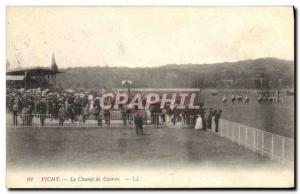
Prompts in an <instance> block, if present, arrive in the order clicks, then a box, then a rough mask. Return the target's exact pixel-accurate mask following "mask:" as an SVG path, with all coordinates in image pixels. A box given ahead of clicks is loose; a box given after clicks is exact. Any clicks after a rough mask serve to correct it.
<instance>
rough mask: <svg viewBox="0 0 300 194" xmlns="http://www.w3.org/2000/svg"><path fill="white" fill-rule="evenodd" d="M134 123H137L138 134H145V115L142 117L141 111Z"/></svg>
mask: <svg viewBox="0 0 300 194" xmlns="http://www.w3.org/2000/svg"><path fill="white" fill-rule="evenodd" d="M134 124H135V129H136V134H137V135H140V134H141V135H144V132H143V117H142V115H141V112H140V111H138V112H137V114H136V115H135V118H134Z"/></svg>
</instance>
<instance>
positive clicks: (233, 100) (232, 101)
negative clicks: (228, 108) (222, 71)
mask: <svg viewBox="0 0 300 194" xmlns="http://www.w3.org/2000/svg"><path fill="white" fill-rule="evenodd" d="M234 102H235V96H234V95H232V96H231V104H234Z"/></svg>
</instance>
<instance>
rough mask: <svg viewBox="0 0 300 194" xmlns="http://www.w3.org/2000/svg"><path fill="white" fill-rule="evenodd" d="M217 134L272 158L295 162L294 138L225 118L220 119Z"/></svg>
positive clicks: (284, 161) (285, 162) (284, 162)
mask: <svg viewBox="0 0 300 194" xmlns="http://www.w3.org/2000/svg"><path fill="white" fill-rule="evenodd" d="M217 134H219V135H220V136H221V137H225V138H227V139H229V140H231V141H232V142H234V143H237V144H239V145H241V146H244V147H246V148H248V149H250V150H252V151H253V152H256V153H259V154H261V155H262V156H266V157H269V158H270V159H272V160H277V161H281V162H282V163H283V164H291V165H293V163H294V140H293V139H291V138H288V137H284V136H280V135H277V134H273V133H270V132H266V131H263V130H260V129H255V128H253V127H249V126H246V125H243V124H240V123H236V122H232V121H228V120H224V119H220V121H219V132H218V133H217Z"/></svg>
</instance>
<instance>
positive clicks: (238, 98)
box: [237, 95, 243, 104]
mask: <svg viewBox="0 0 300 194" xmlns="http://www.w3.org/2000/svg"><path fill="white" fill-rule="evenodd" d="M237 102H238V104H239V103H243V96H240V95H238V97H237Z"/></svg>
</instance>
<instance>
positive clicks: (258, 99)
mask: <svg viewBox="0 0 300 194" xmlns="http://www.w3.org/2000/svg"><path fill="white" fill-rule="evenodd" d="M262 100H263V98H262V97H261V96H259V97H258V98H257V102H258V103H259V104H260V103H262Z"/></svg>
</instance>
